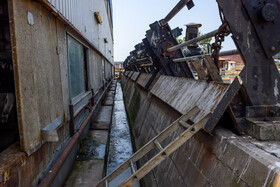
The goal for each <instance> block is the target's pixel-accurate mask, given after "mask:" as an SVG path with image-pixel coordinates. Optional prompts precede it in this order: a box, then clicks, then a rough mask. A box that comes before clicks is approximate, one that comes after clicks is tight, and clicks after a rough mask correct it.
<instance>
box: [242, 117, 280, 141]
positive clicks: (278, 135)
mask: <svg viewBox="0 0 280 187" xmlns="http://www.w3.org/2000/svg"><path fill="white" fill-rule="evenodd" d="M244 129H245V132H246V133H247V134H248V135H250V136H252V137H254V138H256V139H258V140H278V141H279V140H280V121H279V120H278V121H263V120H260V119H257V118H247V119H246V126H245V128H244Z"/></svg>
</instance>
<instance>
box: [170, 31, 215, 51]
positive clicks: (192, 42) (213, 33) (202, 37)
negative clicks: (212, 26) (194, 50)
mask: <svg viewBox="0 0 280 187" xmlns="http://www.w3.org/2000/svg"><path fill="white" fill-rule="evenodd" d="M217 32H218V29H217V30H214V31H212V32H209V33H207V34H204V35H202V36H199V37H197V38H194V39H191V40H188V41H186V42H185V43H181V44H179V45H175V46H173V47H170V48H168V49H167V51H168V52H172V51H176V50H177V49H180V48H182V47H185V46H188V45H191V44H195V43H197V42H200V41H202V40H205V39H208V38H211V37H213V36H215V34H216V33H217Z"/></svg>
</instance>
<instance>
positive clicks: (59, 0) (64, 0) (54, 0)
mask: <svg viewBox="0 0 280 187" xmlns="http://www.w3.org/2000/svg"><path fill="white" fill-rule="evenodd" d="M48 1H49V2H50V3H51V4H52V5H53V6H54V7H55V8H56V9H57V10H58V11H59V12H60V13H61V14H62V15H64V17H65V18H66V19H67V20H68V21H70V22H71V23H72V24H73V25H74V26H78V22H77V20H78V16H79V15H78V14H77V13H78V12H77V11H76V10H78V9H77V6H78V2H79V0H48ZM79 3H81V2H79Z"/></svg>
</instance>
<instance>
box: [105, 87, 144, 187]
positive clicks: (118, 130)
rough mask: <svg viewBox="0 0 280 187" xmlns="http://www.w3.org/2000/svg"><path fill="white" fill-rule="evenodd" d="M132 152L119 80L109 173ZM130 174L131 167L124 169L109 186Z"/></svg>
mask: <svg viewBox="0 0 280 187" xmlns="http://www.w3.org/2000/svg"><path fill="white" fill-rule="evenodd" d="M132 154H133V149H132V143H131V136H130V130H129V125H128V120H127V116H126V111H125V106H124V101H123V93H122V88H121V85H120V83H119V82H118V83H117V88H116V94H115V99H114V110H113V116H112V127H111V133H110V145H109V154H108V163H107V174H110V173H111V172H112V171H114V169H116V168H117V167H118V166H119V165H120V164H122V163H123V162H125V161H126V160H127V159H128V158H129V157H130V156H131V155H132ZM135 168H136V166H135ZM129 176H131V171H130V168H128V169H127V170H126V171H124V172H123V173H122V174H121V175H120V176H119V177H117V178H116V179H114V180H113V181H111V182H110V184H109V186H110V187H115V186H118V185H119V184H121V183H122V182H123V181H124V180H125V179H127V178H128V177H129ZM133 187H140V184H139V183H136V184H134V185H133Z"/></svg>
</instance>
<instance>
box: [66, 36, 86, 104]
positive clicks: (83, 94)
mask: <svg viewBox="0 0 280 187" xmlns="http://www.w3.org/2000/svg"><path fill="white" fill-rule="evenodd" d="M69 37H71V38H72V39H73V40H75V41H76V42H77V43H79V44H80V45H82V47H83V54H84V59H83V60H84V66H85V67H84V70H85V71H84V79H85V80H84V81H85V91H83V92H81V93H79V94H78V95H76V96H75V97H73V98H72V94H71V71H70V56H69V55H70V54H69V50H68V49H69V46H68V45H69ZM66 46H67V74H68V87H69V100H70V104H72V105H76V104H78V103H79V102H80V101H81V100H83V98H85V97H87V96H88V95H89V94H90V93H91V90H90V89H91V88H90V63H89V62H90V59H89V56H90V55H89V50H90V49H89V47H88V46H87V45H86V44H85V43H83V42H82V41H81V40H79V39H78V38H77V37H75V36H73V35H72V34H71V33H69V32H66Z"/></svg>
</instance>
